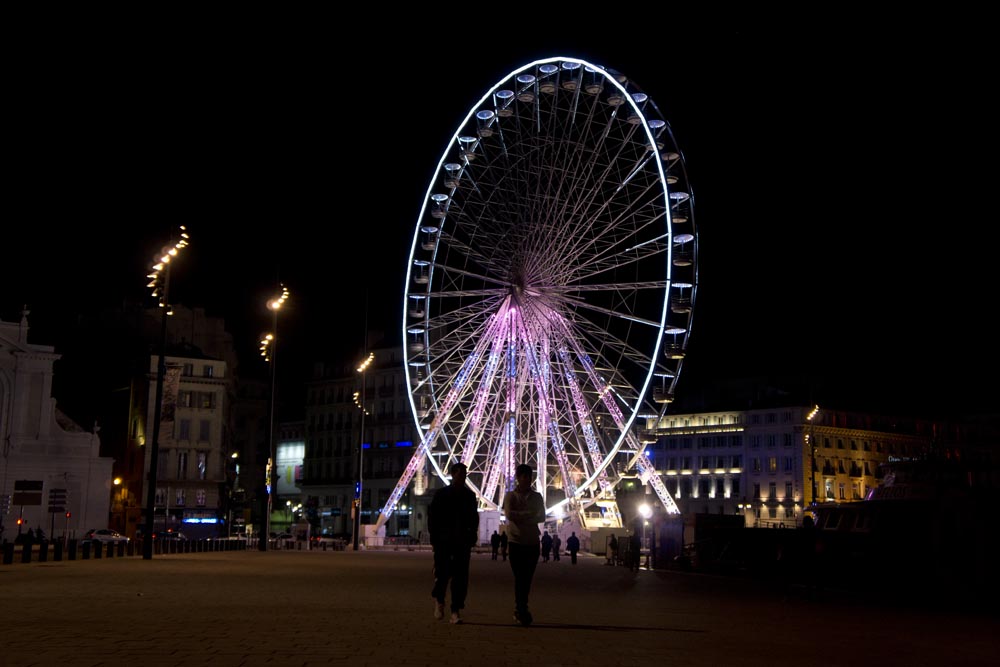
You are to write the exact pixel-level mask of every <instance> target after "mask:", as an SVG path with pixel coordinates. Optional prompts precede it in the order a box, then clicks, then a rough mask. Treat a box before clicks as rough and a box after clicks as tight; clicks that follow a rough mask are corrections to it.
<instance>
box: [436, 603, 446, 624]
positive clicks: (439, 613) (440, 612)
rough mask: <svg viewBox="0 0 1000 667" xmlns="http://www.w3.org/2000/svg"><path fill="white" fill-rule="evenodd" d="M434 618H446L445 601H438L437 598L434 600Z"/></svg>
mask: <svg viewBox="0 0 1000 667" xmlns="http://www.w3.org/2000/svg"><path fill="white" fill-rule="evenodd" d="M434 618H436V619H437V620H439V621H440V620H441V619H442V618H444V603H443V602H438V601H437V600H435V601H434Z"/></svg>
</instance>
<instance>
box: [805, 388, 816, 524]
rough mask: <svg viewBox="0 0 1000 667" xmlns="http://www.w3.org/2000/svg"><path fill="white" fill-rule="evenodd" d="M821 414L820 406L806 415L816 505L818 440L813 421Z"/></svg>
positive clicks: (813, 500)
mask: <svg viewBox="0 0 1000 667" xmlns="http://www.w3.org/2000/svg"><path fill="white" fill-rule="evenodd" d="M818 414H819V406H818V405H815V406H813V409H812V410H810V411H809V414H808V415H806V423H807V424H808V425H809V432H808V433H806V442H807V443H809V447H810V450H809V455H810V462H809V467H810V468H812V504H813V506H815V505H816V438H815V436H814V434H813V419H814V418H815V417H816V415H818Z"/></svg>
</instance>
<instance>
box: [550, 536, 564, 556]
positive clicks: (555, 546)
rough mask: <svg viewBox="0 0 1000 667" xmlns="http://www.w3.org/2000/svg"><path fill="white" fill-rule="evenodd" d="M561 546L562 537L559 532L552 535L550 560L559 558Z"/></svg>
mask: <svg viewBox="0 0 1000 667" xmlns="http://www.w3.org/2000/svg"><path fill="white" fill-rule="evenodd" d="M561 546H562V538H561V537H559V533H556V534H555V535H553V536H552V560H559V548H560V547H561Z"/></svg>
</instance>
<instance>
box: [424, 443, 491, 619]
mask: <svg viewBox="0 0 1000 667" xmlns="http://www.w3.org/2000/svg"><path fill="white" fill-rule="evenodd" d="M449 472H450V473H451V484H449V485H448V486H446V487H444V488H441V489H438V490H437V492H436V493H435V494H434V498H433V500H431V504H430V507H428V509H427V528H428V530H429V532H430V534H431V545H432V546H433V548H434V588H433V589H432V590H431V596H433V598H434V618H436V619H438V620H440V619H442V618H444V596H445V592H446V591H447V590H448V582H449V581H451V622H452V623H461V622H462V609H464V608H465V596H466V594H467V593H468V590H469V559H470V556H471V551H472V547H473V546H475V544H476V540H477V539H478V538H479V511H478V501H477V500H476V494H475V493H474V492H473V491H472V490H471V489H470V488H468V487H467V486H466V485H465V476H466V467H465V464H464V463H455V464H453V465H452V466H451V470H450V471H449Z"/></svg>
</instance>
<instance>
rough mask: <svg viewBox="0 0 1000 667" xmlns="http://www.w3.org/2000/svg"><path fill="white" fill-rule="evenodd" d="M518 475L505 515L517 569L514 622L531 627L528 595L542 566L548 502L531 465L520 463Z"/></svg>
mask: <svg viewBox="0 0 1000 667" xmlns="http://www.w3.org/2000/svg"><path fill="white" fill-rule="evenodd" d="M514 478H515V480H516V481H517V483H516V484H515V485H514V488H513V489H512V490H510V491H508V492H507V494H506V495H505V496H504V498H503V514H504V516H505V517H506V518H507V536H508V540H509V548H510V569H511V570H512V571H513V572H514V622H515V623H520V624H521V625H525V626H527V625H531V621H532V618H531V612H530V611H528V595H529V593H531V580H532V579H533V578H534V576H535V568H536V567H537V566H538V556H539V551H540V548H539V544H538V537H539V534H540V531H539V530H538V524H540V523H543V522H544V521H545V503H544V501H543V500H542V496H541V494H540V493H538V492H537V491H535V490H534V489H532V488H531V478H532V470H531V466H529V465H528V464H527V463H522V464H521V465H519V466H517V469H516V470H515V471H514Z"/></svg>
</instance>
